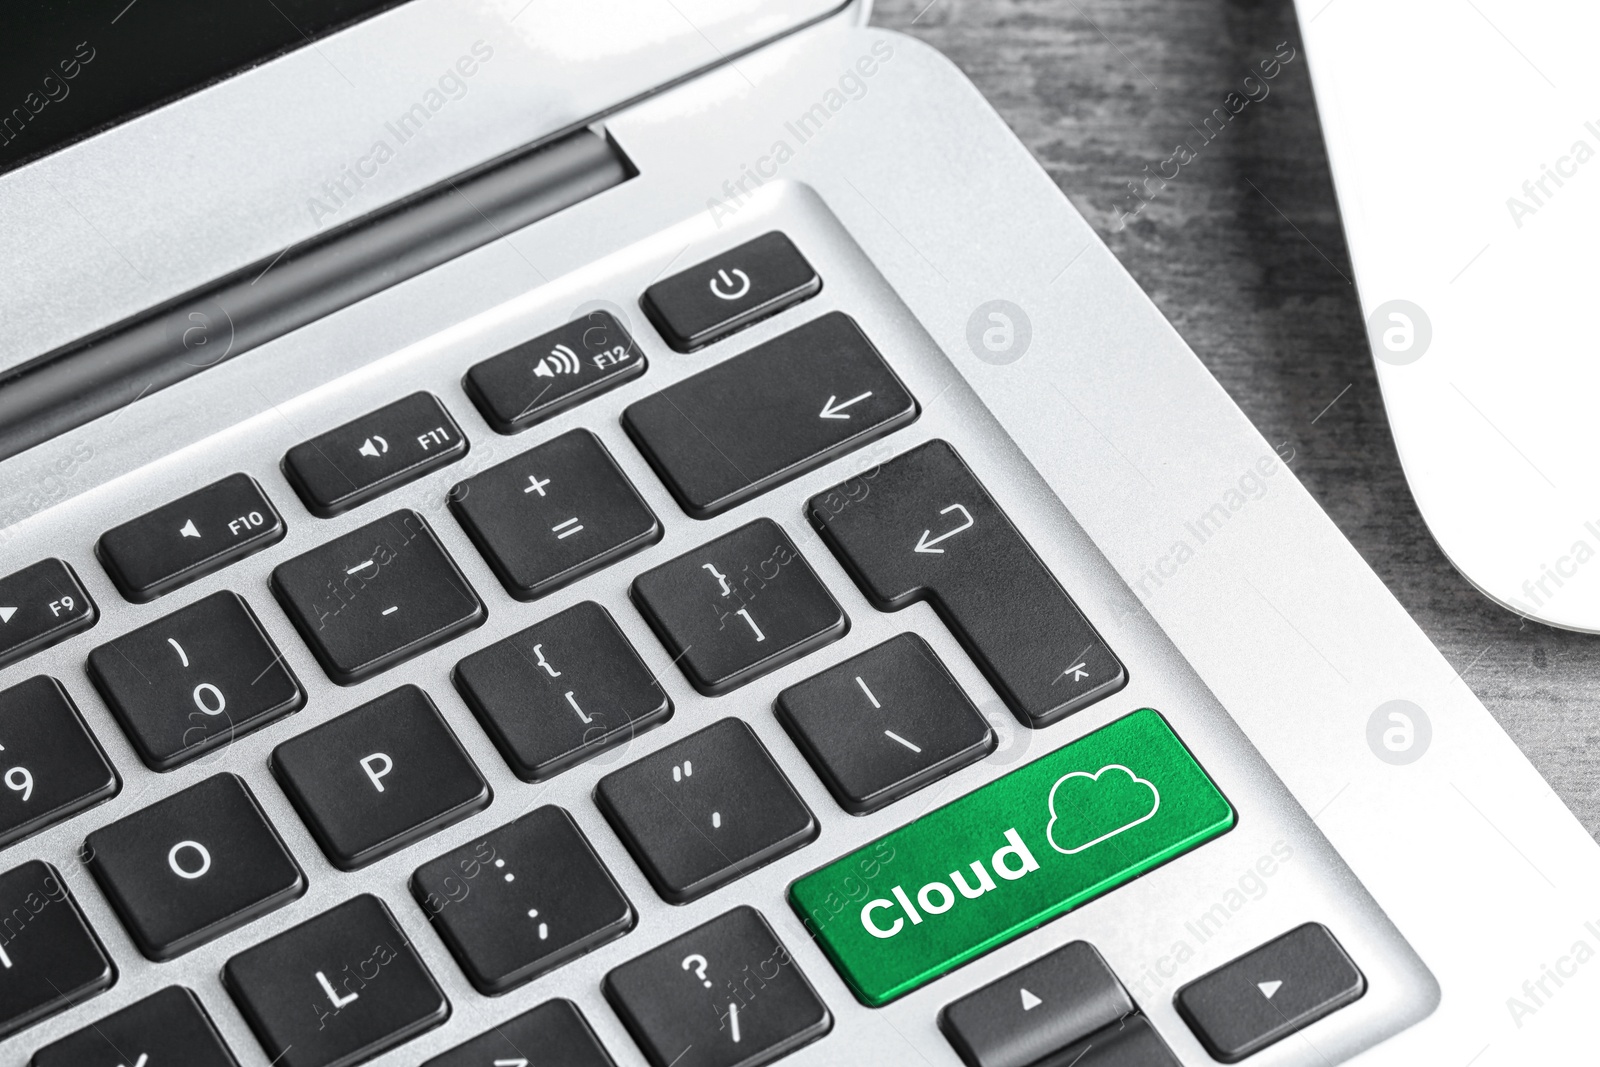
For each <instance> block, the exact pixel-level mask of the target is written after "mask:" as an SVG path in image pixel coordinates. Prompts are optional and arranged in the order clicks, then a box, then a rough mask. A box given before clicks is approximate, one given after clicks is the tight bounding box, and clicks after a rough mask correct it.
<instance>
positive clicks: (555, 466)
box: [450, 430, 661, 600]
mask: <svg viewBox="0 0 1600 1067" xmlns="http://www.w3.org/2000/svg"><path fill="white" fill-rule="evenodd" d="M450 510H451V511H453V512H455V516H456V518H457V519H458V520H460V522H461V525H462V526H463V527H465V529H466V531H467V533H468V534H469V535H470V536H471V537H472V541H473V543H474V544H475V545H477V546H478V551H479V552H482V553H483V557H484V558H485V559H486V560H488V561H489V566H490V567H492V568H493V569H494V573H495V576H496V577H497V578H499V579H500V584H502V585H504V586H505V587H506V592H508V593H510V594H511V595H512V596H514V597H516V598H517V599H518V600H534V599H537V598H538V597H542V596H544V595H545V594H546V593H551V592H554V591H555V590H557V589H560V588H561V587H562V586H564V585H570V584H571V583H573V582H575V581H577V580H578V579H579V578H582V577H583V576H584V575H586V574H592V573H593V572H595V571H597V570H599V569H600V568H601V567H606V566H609V565H610V564H612V563H615V562H616V561H617V560H619V559H622V558H623V557H624V556H630V555H632V554H633V553H635V552H637V551H639V550H640V549H641V548H644V547H646V546H648V545H653V544H655V543H656V542H657V541H659V540H661V524H660V523H659V522H657V521H656V517H655V513H654V512H652V511H651V510H650V508H649V506H648V505H647V504H645V502H644V499H643V498H642V497H640V496H639V493H638V491H637V490H635V489H634V488H633V485H632V484H631V483H629V481H628V479H627V477H626V476H625V475H624V474H623V473H622V470H621V469H620V468H619V467H618V466H617V463H616V461H615V460H613V459H612V458H611V453H609V452H607V451H606V449H605V446H604V445H602V444H601V443H600V439H599V438H597V437H596V436H595V435H594V434H592V433H590V432H589V431H588V430H572V431H570V432H568V433H564V434H562V435H561V436H560V437H557V438H555V439H554V440H551V441H546V442H545V443H544V444H542V445H540V446H539V447H538V448H534V449H531V450H529V451H527V452H524V453H523V454H522V455H520V456H517V457H516V458H514V459H509V460H507V461H506V462H504V463H501V464H499V465H498V466H494V467H490V468H489V469H488V470H486V471H484V472H483V473H481V474H477V475H474V476H473V477H471V478H468V479H467V480H466V481H464V482H461V483H460V484H458V485H457V486H456V487H455V488H453V489H452V490H450Z"/></svg>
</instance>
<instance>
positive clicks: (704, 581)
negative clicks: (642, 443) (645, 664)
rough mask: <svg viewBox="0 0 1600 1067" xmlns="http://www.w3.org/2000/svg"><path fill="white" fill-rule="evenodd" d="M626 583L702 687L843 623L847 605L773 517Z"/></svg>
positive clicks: (807, 647)
mask: <svg viewBox="0 0 1600 1067" xmlns="http://www.w3.org/2000/svg"><path fill="white" fill-rule="evenodd" d="M630 591H631V593H632V595H633V602H634V604H635V605H637V606H638V608H639V610H640V611H641V612H643V613H644V617H645V618H646V619H647V620H648V621H649V623H650V626H651V627H652V628H653V629H654V630H655V632H656V636H657V637H659V638H661V643H662V644H664V645H666V646H667V650H668V651H670V652H671V653H672V658H673V660H674V661H676V662H677V664H678V666H679V667H680V668H681V669H682V670H683V673H684V676H685V677H687V678H688V679H689V681H690V683H691V684H692V685H693V686H694V687H695V688H696V689H698V690H699V691H700V692H702V693H704V694H705V695H706V696H719V695H721V694H723V693H726V692H728V691H730V690H733V689H737V688H738V687H739V686H741V685H744V684H745V683H746V682H750V681H754V680H755V679H757V678H759V677H761V676H762V675H763V674H768V673H770V672H772V671H775V670H777V669H778V668H779V667H782V666H784V665H785V664H788V663H791V662H793V661H794V660H797V659H799V658H800V657H801V656H804V655H805V654H807V653H808V652H814V651H816V650H817V649H819V648H821V647H822V646H823V645H826V644H831V643H832V642H834V641H837V640H838V639H839V638H841V637H843V636H844V635H845V633H846V631H848V630H849V629H850V620H849V619H848V618H846V617H845V613H844V609H842V608H841V607H839V604H838V602H837V601H835V600H834V599H833V596H832V594H830V593H829V592H828V590H827V588H826V587H825V586H823V584H822V582H821V581H820V580H819V579H818V578H817V575H816V572H815V571H813V570H812V569H811V565H810V564H809V563H807V562H806V560H805V557H804V556H802V555H801V554H800V550H799V549H797V548H795V547H794V542H793V541H791V540H789V535H788V534H786V533H784V532H783V530H782V528H781V527H779V526H778V524H777V523H775V522H773V521H772V520H771V519H757V520H756V521H754V522H752V523H748V524H746V525H744V526H741V527H739V528H738V529H737V530H733V531H731V532H729V533H725V534H723V535H722V536H721V537H719V538H717V539H716V540H715V541H711V542H709V543H708V544H704V545H701V546H700V547H699V548H697V549H695V550H694V551H692V552H685V553H684V554H683V555H681V556H679V557H678V558H677V559H673V560H669V561H667V562H666V563H663V564H661V565H660V566H659V567H655V568H653V569H651V570H648V571H645V572H644V573H643V574H641V575H639V577H637V578H635V579H634V581H633V586H632V589H631V590H630Z"/></svg>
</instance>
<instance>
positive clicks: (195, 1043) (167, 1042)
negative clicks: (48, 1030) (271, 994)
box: [32, 985, 239, 1067]
mask: <svg viewBox="0 0 1600 1067" xmlns="http://www.w3.org/2000/svg"><path fill="white" fill-rule="evenodd" d="M141 1064H143V1065H145V1067H169V1065H171V1067H177V1065H179V1064H181V1065H182V1067H239V1061H238V1060H236V1059H234V1058H233V1053H231V1052H229V1051H228V1046H227V1045H225V1044H223V1042H222V1035H221V1034H219V1033H217V1028H216V1026H215V1025H214V1024H213V1023H212V1022H211V1017H210V1016H209V1015H207V1014H206V1010H205V1008H203V1007H201V1005H200V1001H199V999H197V998H196V997H195V995H194V994H193V993H191V992H189V990H187V989H185V988H184V987H183V986H177V985H169V986H167V988H165V989H163V990H161V992H159V993H152V994H151V995H150V996H148V997H145V998H144V999H143V1000H139V1001H135V1002H134V1003H132V1004H130V1005H128V1006H127V1007H126V1008H123V1009H122V1010H121V1011H119V1012H116V1013H115V1014H112V1015H108V1016H106V1017H105V1018H104V1019H101V1020H99V1021H98V1022H96V1023H94V1024H92V1025H90V1026H86V1027H84V1028H83V1029H82V1030H79V1031H77V1032H76V1033H73V1034H69V1035H67V1036H66V1037H64V1038H62V1039H61V1040H60V1041H56V1042H53V1043H51V1044H49V1045H46V1046H45V1047H44V1048H42V1049H40V1050H39V1051H38V1052H35V1053H34V1054H33V1061H32V1067H139V1065H141Z"/></svg>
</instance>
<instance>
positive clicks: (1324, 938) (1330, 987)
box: [1174, 923, 1367, 1063]
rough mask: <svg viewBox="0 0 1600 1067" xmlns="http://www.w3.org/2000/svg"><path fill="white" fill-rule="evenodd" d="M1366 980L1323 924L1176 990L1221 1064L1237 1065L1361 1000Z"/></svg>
mask: <svg viewBox="0 0 1600 1067" xmlns="http://www.w3.org/2000/svg"><path fill="white" fill-rule="evenodd" d="M1366 991H1367V980H1366V978H1365V977H1363V975H1362V974H1361V971H1360V970H1359V969H1357V967H1356V965H1355V962H1354V961H1353V960H1351V959H1350V957H1349V955H1347V954H1346V953H1345V950H1344V949H1343V948H1342V947H1341V946H1340V944H1339V942H1337V941H1335V940H1334V939H1333V935H1332V934H1331V933H1329V932H1328V928H1327V927H1326V926H1323V925H1322V924H1321V923H1306V924H1305V925H1304V926H1297V927H1295V928H1294V929H1293V930H1290V931H1289V932H1288V933H1286V934H1283V935H1282V936H1280V937H1276V938H1274V939H1273V940H1271V941H1268V942H1267V943H1266V944H1265V945H1262V946H1261V947H1260V948H1256V949H1252V950H1251V951H1249V952H1246V953H1245V954H1244V955H1243V956H1240V957H1239V958H1238V959H1236V960H1233V961H1232V962H1231V963H1225V964H1223V965H1222V966H1221V967H1218V968H1217V969H1216V970H1214V971H1212V972H1211V973H1210V974H1207V975H1204V976H1202V977H1200V978H1197V979H1195V980H1194V981H1193V982H1190V983H1189V984H1188V985H1186V986H1184V987H1183V988H1182V989H1180V990H1178V994H1177V996H1176V997H1175V998H1174V1000H1175V1002H1176V1004H1177V1008H1178V1014H1180V1015H1182V1016H1183V1021H1184V1022H1186V1023H1188V1024H1189V1029H1191V1030H1193V1031H1194V1036H1195V1037H1198V1038H1199V1039H1200V1043H1201V1044H1202V1045H1204V1046H1205V1047H1206V1051H1207V1052H1209V1053H1211V1058H1212V1059H1215V1060H1220V1061H1221V1062H1223V1063H1238V1062H1239V1061H1240V1060H1242V1059H1244V1058H1245V1057H1246V1056H1249V1055H1251V1054H1253V1053H1256V1052H1260V1051H1261V1050H1262V1049H1264V1048H1266V1047H1267V1046H1268V1045H1271V1044H1273V1043H1275V1042H1278V1041H1282V1040H1283V1039H1284V1038H1286V1037H1288V1036H1289V1035H1290V1034H1292V1033H1294V1032H1295V1031H1296V1030H1301V1029H1304V1028H1305V1027H1307V1026H1310V1025H1311V1024H1312V1023H1314V1022H1316V1021H1317V1020H1318V1019H1320V1018H1322V1017H1323V1016H1325V1015H1328V1014H1331V1013H1332V1012H1335V1011H1338V1010H1339V1009H1340V1008H1342V1007H1344V1006H1345V1005H1347V1004H1353V1003H1354V1002H1356V1001H1358V1000H1360V999H1361V996H1362V994H1363V993H1365V992H1366Z"/></svg>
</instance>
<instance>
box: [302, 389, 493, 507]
mask: <svg viewBox="0 0 1600 1067" xmlns="http://www.w3.org/2000/svg"><path fill="white" fill-rule="evenodd" d="M466 454H467V439H466V437H465V436H463V435H462V433H461V428H460V427H459V426H457V425H456V421H455V420H454V419H452V418H451V417H450V413H449V412H448V411H446V410H445V408H444V405H443V404H441V403H439V401H438V399H437V398H436V397H435V396H434V395H433V394H432V393H412V394H411V395H410V396H408V397H405V398H403V399H401V400H396V401H395V402H394V403H392V404H385V405H384V406H383V407H381V408H379V409H378V410H377V411H371V412H368V413H367V414H365V415H363V416H361V417H360V418H359V419H354V420H352V421H350V422H347V423H345V424H344V425H343V426H339V427H336V428H335V429H332V430H329V431H328V432H327V433H325V434H320V435H318V436H316V437H313V438H312V439H311V440H309V441H302V442H301V443H300V444H298V445H295V446H294V447H293V448H291V449H289V453H288V455H286V456H284V457H283V473H284V474H285V475H286V476H288V479H289V481H290V482H291V483H293V485H294V488H295V492H297V493H299V494H300V499H301V500H303V501H305V505H306V510H307V511H309V512H311V514H313V515H316V516H318V517H319V518H324V519H331V518H333V517H334V516H335V515H338V514H341V513H343V512H346V511H349V510H350V509H351V508H353V507H355V506H356V505H358V504H365V503H366V502H367V501H369V500H371V499H373V498H374V497H378V496H382V495H383V494H384V493H387V492H389V491H390V490H391V489H398V488H400V486H402V485H405V484H406V483H408V482H414V481H416V480H417V479H418V478H421V477H422V476H423V475H424V474H427V473H428V472H429V471H432V470H435V469H437V468H439V467H443V466H445V465H447V464H450V463H454V462H455V461H456V460H458V459H460V458H461V457H462V456H464V455H466Z"/></svg>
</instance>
